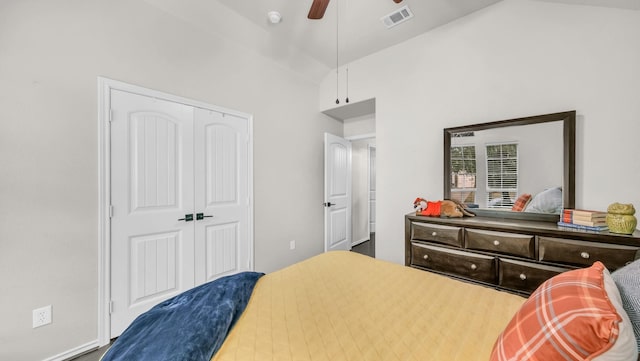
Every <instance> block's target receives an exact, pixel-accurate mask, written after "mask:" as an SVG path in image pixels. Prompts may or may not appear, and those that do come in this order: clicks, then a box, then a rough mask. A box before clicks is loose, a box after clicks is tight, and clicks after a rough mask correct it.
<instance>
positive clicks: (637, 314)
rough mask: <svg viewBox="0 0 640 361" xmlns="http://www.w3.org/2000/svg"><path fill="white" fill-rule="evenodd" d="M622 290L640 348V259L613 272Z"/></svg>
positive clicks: (625, 308) (612, 275) (614, 278)
mask: <svg viewBox="0 0 640 361" xmlns="http://www.w3.org/2000/svg"><path fill="white" fill-rule="evenodd" d="M611 277H613V280H614V281H616V286H618V290H620V297H621V298H622V305H623V306H624V310H625V311H627V315H629V319H631V324H632V325H633V332H634V333H635V334H636V342H637V346H638V349H639V350H640V260H637V261H634V262H633V263H631V264H628V265H626V266H624V267H622V268H620V269H619V270H617V271H615V272H613V273H612V274H611Z"/></svg>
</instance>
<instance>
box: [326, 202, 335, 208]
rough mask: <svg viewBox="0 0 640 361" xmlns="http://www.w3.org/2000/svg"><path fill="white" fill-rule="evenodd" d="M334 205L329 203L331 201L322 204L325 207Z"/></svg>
mask: <svg viewBox="0 0 640 361" xmlns="http://www.w3.org/2000/svg"><path fill="white" fill-rule="evenodd" d="M335 205H336V204H335V203H331V202H326V203H325V204H324V206H325V207H331V206H335Z"/></svg>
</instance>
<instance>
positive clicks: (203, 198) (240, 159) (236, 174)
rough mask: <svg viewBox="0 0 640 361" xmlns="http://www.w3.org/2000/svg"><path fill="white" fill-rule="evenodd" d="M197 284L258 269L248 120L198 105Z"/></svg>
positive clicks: (196, 133)
mask: <svg viewBox="0 0 640 361" xmlns="http://www.w3.org/2000/svg"><path fill="white" fill-rule="evenodd" d="M194 134H195V138H194V145H195V154H197V155H203V156H202V157H199V156H196V165H195V168H196V170H195V172H196V177H195V187H196V194H199V196H198V197H196V200H195V209H196V216H195V217H196V222H195V227H196V229H195V237H196V242H195V244H196V249H195V252H196V258H195V262H196V269H197V270H201V271H200V272H196V284H199V283H204V282H206V281H210V280H213V279H216V278H219V277H221V276H224V275H226V274H230V273H237V272H239V271H243V270H249V269H252V268H253V267H252V257H251V252H250V249H249V248H250V247H249V245H250V242H249V237H250V235H249V226H248V224H249V212H250V209H249V201H250V200H249V183H248V179H249V176H248V174H249V162H248V156H249V135H248V134H249V124H248V120H247V119H244V118H240V117H237V116H233V115H229V114H224V113H220V112H216V111H212V110H207V109H200V108H196V110H195V129H194Z"/></svg>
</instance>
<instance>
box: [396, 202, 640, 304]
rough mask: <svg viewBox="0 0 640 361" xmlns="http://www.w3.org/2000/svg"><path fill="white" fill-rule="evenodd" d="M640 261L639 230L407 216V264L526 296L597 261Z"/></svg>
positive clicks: (609, 263)
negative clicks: (595, 229) (562, 274)
mask: <svg viewBox="0 0 640 361" xmlns="http://www.w3.org/2000/svg"><path fill="white" fill-rule="evenodd" d="M637 258H640V232H638V231H637V230H636V232H635V233H634V234H633V235H620V234H615V233H609V232H589V231H581V230H571V229H566V228H561V227H558V226H557V225H556V224H555V223H552V222H539V221H521V220H511V219H500V218H488V217H469V218H437V217H424V216H416V215H415V213H411V214H407V215H406V216H405V264H406V265H407V266H411V267H414V268H419V269H421V270H425V271H431V272H436V273H441V274H445V275H447V276H450V277H455V278H460V279H464V280H467V281H471V282H475V283H480V284H484V285H486V286H491V287H495V288H497V289H502V290H505V291H509V292H513V293H518V294H522V295H528V294H530V293H531V292H533V291H534V290H535V289H536V288H537V287H538V286H539V285H540V284H541V283H542V282H544V281H545V280H547V279H549V278H551V277H553V276H554V275H556V274H558V273H560V272H564V271H567V270H570V269H576V268H580V267H586V266H590V265H591V264H592V263H593V262H595V261H601V262H602V263H604V264H605V265H606V266H607V268H608V269H609V270H610V271H614V270H616V269H618V268H620V267H622V266H624V265H625V264H627V263H629V262H631V261H633V260H635V259H637Z"/></svg>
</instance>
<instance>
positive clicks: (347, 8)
mask: <svg viewBox="0 0 640 361" xmlns="http://www.w3.org/2000/svg"><path fill="white" fill-rule="evenodd" d="M345 1H346V2H345V5H344V8H345V12H344V13H345V14H347V19H348V18H349V0H345ZM347 24H349V21H348V20H347ZM346 33H347V36H346V39H348V38H349V35H348V34H349V31H348V29H347V31H346ZM347 45H348V44H347ZM346 71H347V74H346V78H347V89H346V94H347V97H346V99H345V100H344V101H345V102H346V103H349V64H348V63H347V69H346Z"/></svg>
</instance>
